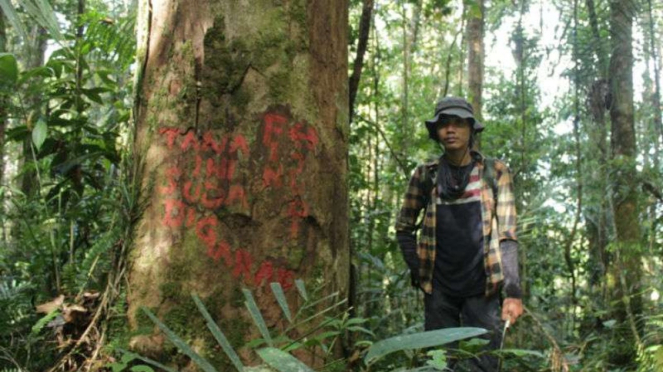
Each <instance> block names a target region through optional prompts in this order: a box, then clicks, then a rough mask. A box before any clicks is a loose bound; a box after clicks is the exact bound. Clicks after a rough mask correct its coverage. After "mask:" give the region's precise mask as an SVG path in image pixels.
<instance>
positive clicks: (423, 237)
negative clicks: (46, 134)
mask: <svg viewBox="0 0 663 372" xmlns="http://www.w3.org/2000/svg"><path fill="white" fill-rule="evenodd" d="M472 155H473V156H475V157H476V158H477V159H478V162H477V167H478V168H479V178H480V179H481V183H482V185H481V219H482V221H483V249H484V267H485V270H486V295H487V296H488V295H491V294H493V293H496V292H497V290H498V289H499V284H500V283H501V282H502V281H503V280H504V275H503V270H502V257H501V252H500V241H502V240H505V239H509V240H513V241H517V239H516V204H515V199H514V196H513V183H512V179H511V173H510V172H509V169H508V168H507V166H506V164H504V163H503V162H501V161H499V160H494V161H493V164H494V168H495V170H494V172H493V175H494V177H495V181H496V183H497V197H496V198H494V197H493V185H489V184H487V183H486V182H485V180H484V175H483V172H484V164H485V163H484V157H483V155H481V154H480V153H479V152H476V151H473V152H472ZM438 162H439V161H438V160H436V161H433V162H429V163H426V164H423V165H420V166H418V167H417V168H416V169H415V170H414V174H413V175H412V178H411V179H410V183H409V185H408V188H407V192H406V193H405V198H404V200H403V206H402V208H401V211H400V213H399V215H398V218H397V220H396V231H399V232H406V233H409V234H414V233H415V232H416V230H417V228H418V226H417V217H418V216H419V213H420V212H421V210H422V209H423V208H424V203H425V201H426V198H425V197H424V195H423V193H424V190H423V188H422V186H423V182H424V180H425V179H426V177H429V172H430V171H431V170H433V169H437V166H438ZM436 184H437V181H436V180H435V179H433V185H436ZM437 196H438V191H437V187H435V186H434V187H432V188H431V195H430V196H429V197H428V206H427V207H426V215H425V216H424V220H423V224H422V226H421V232H420V234H419V240H418V244H417V256H418V258H419V282H420V285H421V288H422V289H423V290H424V291H425V292H426V293H429V294H430V293H432V291H433V271H434V267H435V251H436V239H435V226H436V216H437V212H436V203H435V200H436V199H437Z"/></svg>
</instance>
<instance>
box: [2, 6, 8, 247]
mask: <svg viewBox="0 0 663 372" xmlns="http://www.w3.org/2000/svg"><path fill="white" fill-rule="evenodd" d="M6 52H7V32H6V27H5V15H4V14H3V12H2V9H0V53H6ZM8 109H9V101H8V99H7V98H2V99H0V187H5V132H6V130H7V124H8V122H7V118H8V111H9V110H8ZM5 215H6V214H5V199H4V197H1V198H0V216H2V219H1V220H0V224H1V225H0V229H2V232H1V234H2V237H1V238H2V242H3V243H5V244H6V243H7V234H6V230H5V227H6V226H5V221H4V217H5Z"/></svg>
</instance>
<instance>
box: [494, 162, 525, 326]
mask: <svg viewBox="0 0 663 372" xmlns="http://www.w3.org/2000/svg"><path fill="white" fill-rule="evenodd" d="M500 165H501V166H500V168H501V169H498V172H497V174H498V179H497V208H496V212H497V221H498V229H499V240H500V253H501V256H502V273H503V275H504V293H505V295H506V296H505V299H504V302H503V303H502V320H505V321H506V320H509V321H510V323H511V324H513V323H515V321H516V319H518V317H519V316H520V315H521V314H522V313H523V303H522V299H521V297H522V291H521V288H520V274H519V271H518V240H517V237H516V201H515V197H514V194H513V181H512V178H511V173H510V172H509V169H508V168H507V167H506V166H505V165H504V164H503V163H500Z"/></svg>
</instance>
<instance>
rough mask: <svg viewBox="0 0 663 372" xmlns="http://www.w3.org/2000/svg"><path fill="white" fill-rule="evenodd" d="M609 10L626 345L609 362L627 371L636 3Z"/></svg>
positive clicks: (619, 298)
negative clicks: (634, 19)
mask: <svg viewBox="0 0 663 372" xmlns="http://www.w3.org/2000/svg"><path fill="white" fill-rule="evenodd" d="M610 10H611V19H610V28H611V31H610V34H611V43H612V56H611V59H610V92H611V93H612V106H611V107H610V119H611V123H612V133H611V135H612V137H611V146H612V154H613V163H614V165H615V166H616V167H618V169H616V170H615V172H614V173H613V174H614V175H615V177H614V180H613V190H614V194H613V195H614V197H613V212H614V221H615V232H616V238H617V239H616V243H617V244H616V246H615V260H614V262H613V263H612V265H611V268H610V276H611V277H610V280H609V282H610V283H611V288H609V289H610V293H611V297H612V299H613V301H615V303H616V304H617V305H616V310H615V312H614V317H615V318H616V319H617V320H618V321H619V322H620V324H621V327H620V328H621V329H622V330H623V333H622V335H621V337H623V338H626V339H627V340H628V342H623V341H621V342H619V345H621V347H619V348H616V350H615V351H614V352H613V353H611V355H612V358H611V359H612V362H613V363H615V364H618V365H622V366H624V365H627V364H628V363H629V362H632V361H633V360H635V359H634V358H635V350H636V343H638V342H639V338H638V331H637V328H636V326H635V324H636V319H637V317H638V316H639V315H640V314H641V312H642V298H641V294H640V292H641V291H640V287H641V283H640V278H641V267H640V254H639V253H638V251H639V249H637V246H638V244H639V242H640V224H639V221H638V209H637V185H636V184H635V180H636V177H635V176H636V169H635V156H636V144H635V128H634V120H635V119H634V114H633V112H634V111H633V50H632V45H633V36H632V24H633V16H634V12H635V4H634V2H633V0H619V1H615V0H613V1H611V2H610ZM626 278H628V280H627V279H626Z"/></svg>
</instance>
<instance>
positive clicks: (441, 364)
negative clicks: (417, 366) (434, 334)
mask: <svg viewBox="0 0 663 372" xmlns="http://www.w3.org/2000/svg"><path fill="white" fill-rule="evenodd" d="M426 355H428V356H430V357H431V358H432V360H429V361H427V362H426V365H429V366H431V367H433V368H437V369H440V370H444V369H445V368H447V354H446V353H445V352H444V350H431V351H429V352H428V353H427V354H426Z"/></svg>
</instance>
